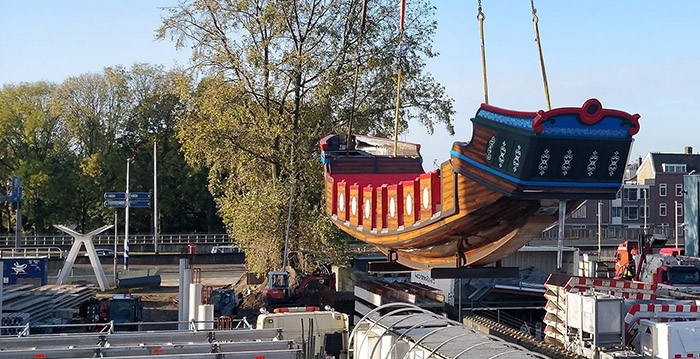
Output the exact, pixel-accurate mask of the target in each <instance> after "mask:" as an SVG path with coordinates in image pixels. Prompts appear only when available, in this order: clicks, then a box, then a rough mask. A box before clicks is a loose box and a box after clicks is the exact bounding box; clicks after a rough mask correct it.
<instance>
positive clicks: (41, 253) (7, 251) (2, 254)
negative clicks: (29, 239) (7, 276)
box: [0, 247, 65, 258]
mask: <svg viewBox="0 0 700 359" xmlns="http://www.w3.org/2000/svg"><path fill="white" fill-rule="evenodd" d="M64 253H65V251H64V250H62V249H61V248H59V247H22V248H0V258H6V257H48V258H63V255H64Z"/></svg>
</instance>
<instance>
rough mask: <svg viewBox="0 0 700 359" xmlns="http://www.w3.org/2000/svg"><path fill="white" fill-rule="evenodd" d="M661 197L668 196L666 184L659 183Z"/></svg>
mask: <svg viewBox="0 0 700 359" xmlns="http://www.w3.org/2000/svg"><path fill="white" fill-rule="evenodd" d="M659 197H666V184H665V183H659Z"/></svg>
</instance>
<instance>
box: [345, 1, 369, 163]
mask: <svg viewBox="0 0 700 359" xmlns="http://www.w3.org/2000/svg"><path fill="white" fill-rule="evenodd" d="M366 20H367V0H364V1H363V2H362V17H361V18H360V36H359V37H358V38H357V50H356V52H355V81H354V83H353V87H352V104H351V108H350V123H349V124H348V137H347V138H346V139H345V140H346V144H345V146H346V150H348V151H349V150H353V149H355V144H354V143H353V142H352V122H353V120H354V119H355V101H356V100H357V82H358V81H359V78H360V55H359V53H360V46H361V45H362V37H363V36H364V34H365V21H366Z"/></svg>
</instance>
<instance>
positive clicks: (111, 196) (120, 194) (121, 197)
mask: <svg viewBox="0 0 700 359" xmlns="http://www.w3.org/2000/svg"><path fill="white" fill-rule="evenodd" d="M105 199H119V200H124V199H126V193H124V192H105ZM105 203H106V202H105ZM105 206H106V205H105Z"/></svg>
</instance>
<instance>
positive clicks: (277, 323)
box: [255, 307, 349, 359]
mask: <svg viewBox="0 0 700 359" xmlns="http://www.w3.org/2000/svg"><path fill="white" fill-rule="evenodd" d="M269 328H279V329H282V337H283V339H286V340H290V339H291V340H294V343H295V344H296V345H298V347H299V348H301V349H302V350H304V352H306V353H312V354H313V355H311V356H309V357H313V358H322V359H326V358H328V359H347V358H348V335H349V325H348V316H347V314H344V313H340V312H336V311H334V310H323V311H322V310H319V308H318V307H290V308H277V309H275V311H274V312H273V313H262V314H260V315H258V320H257V323H256V326H255V329H269Z"/></svg>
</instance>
